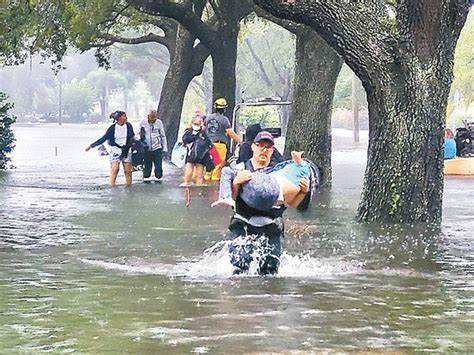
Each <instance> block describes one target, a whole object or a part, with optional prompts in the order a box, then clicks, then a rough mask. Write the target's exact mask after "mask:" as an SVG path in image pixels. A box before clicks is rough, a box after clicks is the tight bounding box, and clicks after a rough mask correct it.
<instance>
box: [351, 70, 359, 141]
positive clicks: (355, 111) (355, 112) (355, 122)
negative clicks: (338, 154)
mask: <svg viewBox="0 0 474 355" xmlns="http://www.w3.org/2000/svg"><path fill="white" fill-rule="evenodd" d="M357 81H358V79H357V77H356V76H355V74H352V137H353V138H354V142H355V143H359V97H358V95H357Z"/></svg>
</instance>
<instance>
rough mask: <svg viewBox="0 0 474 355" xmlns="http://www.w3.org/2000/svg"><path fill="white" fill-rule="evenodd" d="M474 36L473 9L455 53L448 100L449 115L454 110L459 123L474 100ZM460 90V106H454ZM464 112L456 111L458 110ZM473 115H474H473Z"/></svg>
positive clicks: (454, 117) (454, 118) (452, 119)
mask: <svg viewBox="0 0 474 355" xmlns="http://www.w3.org/2000/svg"><path fill="white" fill-rule="evenodd" d="M473 38H474V13H473V12H472V11H471V13H470V14H469V16H468V18H467V21H466V24H465V25H464V28H463V30H462V32H461V36H460V37H459V40H458V43H457V46H456V52H455V55H454V81H453V84H452V86H451V95H450V100H449V102H448V117H449V116H450V114H451V113H453V111H454V115H453V116H452V117H450V120H449V121H451V122H453V123H455V124H458V121H460V120H461V119H462V117H463V116H466V115H467V116H469V114H468V113H466V111H467V110H468V109H469V106H470V105H471V103H472V102H473V101H474V46H473V43H472V39H473ZM456 90H458V91H459V92H460V94H461V101H460V102H459V107H454V106H453V101H454V93H455V92H456ZM460 109H461V110H463V111H464V112H456V110H458V111H459V110H460ZM471 116H472V115H471Z"/></svg>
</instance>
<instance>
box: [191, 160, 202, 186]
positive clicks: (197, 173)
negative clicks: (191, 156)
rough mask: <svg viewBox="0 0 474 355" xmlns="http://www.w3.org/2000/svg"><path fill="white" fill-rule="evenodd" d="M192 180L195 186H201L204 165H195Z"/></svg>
mask: <svg viewBox="0 0 474 355" xmlns="http://www.w3.org/2000/svg"><path fill="white" fill-rule="evenodd" d="M193 180H194V182H195V183H196V185H202V183H203V180H204V165H202V164H196V166H195V167H194V174H193Z"/></svg>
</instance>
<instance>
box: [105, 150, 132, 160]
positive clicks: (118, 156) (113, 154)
mask: <svg viewBox="0 0 474 355" xmlns="http://www.w3.org/2000/svg"><path fill="white" fill-rule="evenodd" d="M109 158H110V163H120V162H123V163H131V162H132V150H131V149H129V150H128V154H127V156H126V157H122V149H120V148H118V147H111V149H110V154H109Z"/></svg>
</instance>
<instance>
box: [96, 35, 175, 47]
mask: <svg viewBox="0 0 474 355" xmlns="http://www.w3.org/2000/svg"><path fill="white" fill-rule="evenodd" d="M97 37H98V38H100V39H104V40H106V41H108V42H113V43H124V44H141V43H150V42H154V43H159V44H162V45H164V46H165V47H168V46H169V42H170V41H169V39H167V38H166V37H164V36H158V35H155V34H154V33H149V34H147V35H145V36H141V37H135V38H126V37H120V36H115V35H111V34H98V35H97Z"/></svg>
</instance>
